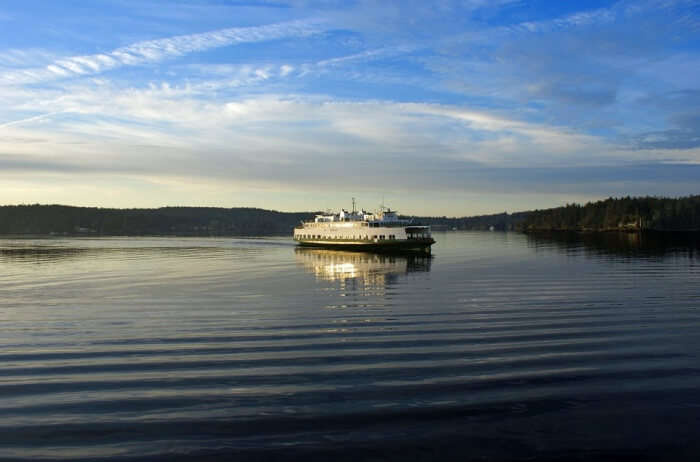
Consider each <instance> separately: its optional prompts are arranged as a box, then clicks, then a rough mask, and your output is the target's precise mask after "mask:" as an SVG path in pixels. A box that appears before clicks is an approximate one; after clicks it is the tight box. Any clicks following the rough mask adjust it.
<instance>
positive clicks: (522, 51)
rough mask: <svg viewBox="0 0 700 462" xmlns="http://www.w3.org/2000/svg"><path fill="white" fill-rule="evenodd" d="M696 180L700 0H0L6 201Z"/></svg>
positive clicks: (400, 205)
mask: <svg viewBox="0 0 700 462" xmlns="http://www.w3.org/2000/svg"><path fill="white" fill-rule="evenodd" d="M699 193H700V0H698V1H695V0H658V1H646V0H634V1H627V0H622V1H603V0H600V1H549V0H547V1H540V0H538V1H519V0H435V1H427V0H415V1H414V0H402V1H395V2H392V1H368V0H355V1H354V0H342V1H340V0H339V1H336V0H316V1H314V0H279V1H277V0H261V1H242V0H241V1H237V0H187V1H185V0H169V1H157V0H99V1H96V0H87V1H82V0H75V1H71V2H47V1H45V0H42V1H37V0H22V1H14V0H5V1H2V2H0V204H27V203H41V204H67V205H80V206H98V207H160V206H166V205H189V206H216V207H262V208H266V209H275V210H283V211H307V210H325V209H335V210H338V209H339V208H341V207H345V208H350V207H351V198H352V197H355V198H356V199H357V203H358V205H359V206H360V207H363V208H365V209H368V210H370V209H375V208H377V206H378V205H379V204H381V203H382V201H383V202H384V204H386V205H389V206H391V207H392V208H396V209H398V210H399V212H400V213H405V214H412V215H433V216H442V215H447V216H465V215H477V214H486V213H500V212H504V211H508V212H515V211H521V210H530V209H535V208H547V207H555V206H560V205H564V204H566V203H570V202H579V203H585V202H588V201H592V200H597V199H601V198H606V197H608V196H615V197H619V196H627V195H631V196H640V195H655V196H673V197H675V196H684V195H690V194H699Z"/></svg>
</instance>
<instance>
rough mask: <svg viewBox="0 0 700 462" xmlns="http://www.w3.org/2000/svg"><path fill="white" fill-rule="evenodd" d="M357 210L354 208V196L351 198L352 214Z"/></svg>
mask: <svg viewBox="0 0 700 462" xmlns="http://www.w3.org/2000/svg"><path fill="white" fill-rule="evenodd" d="M355 212H357V210H355V198H354V197H353V198H352V214H353V215H354V214H355Z"/></svg>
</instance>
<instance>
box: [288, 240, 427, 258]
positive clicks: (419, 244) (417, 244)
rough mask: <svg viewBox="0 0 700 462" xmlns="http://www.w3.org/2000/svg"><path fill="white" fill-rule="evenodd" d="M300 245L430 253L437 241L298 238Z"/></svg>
mask: <svg viewBox="0 0 700 462" xmlns="http://www.w3.org/2000/svg"><path fill="white" fill-rule="evenodd" d="M297 242H298V244H299V245H300V246H303V247H317V248H326V249H337V250H355V251H358V252H420V253H426V254H430V246H431V245H433V244H434V243H435V240H434V239H432V238H426V239H411V240H390V241H388V240H384V241H378V242H375V241H366V240H359V241H352V240H346V241H335V240H334V241H327V240H320V239H319V240H312V239H309V240H298V241H297Z"/></svg>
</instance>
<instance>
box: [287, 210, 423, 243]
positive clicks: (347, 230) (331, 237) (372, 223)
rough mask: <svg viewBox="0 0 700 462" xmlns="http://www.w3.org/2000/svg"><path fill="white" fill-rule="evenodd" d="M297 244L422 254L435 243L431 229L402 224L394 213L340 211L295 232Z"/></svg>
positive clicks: (304, 225) (319, 216) (323, 216)
mask: <svg viewBox="0 0 700 462" xmlns="http://www.w3.org/2000/svg"><path fill="white" fill-rule="evenodd" d="M294 240H295V241H297V242H298V243H299V245H302V246H314V247H326V248H334V249H343V250H366V251H419V252H424V253H428V254H429V253H430V246H431V245H433V244H434V243H435V240H434V239H433V238H432V235H431V233H430V226H425V225H416V224H413V222H412V221H411V220H402V219H400V218H399V217H398V215H397V213H396V211H395V210H391V209H387V208H384V207H383V206H382V207H381V209H380V211H379V212H376V213H370V212H366V211H364V210H362V211H359V212H358V211H356V210H355V201H354V200H353V210H352V212H348V211H347V210H344V209H343V210H341V211H340V213H325V214H320V215H316V217H315V219H314V221H308V222H303V223H302V224H301V226H298V227H296V228H294Z"/></svg>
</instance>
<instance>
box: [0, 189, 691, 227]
mask: <svg viewBox="0 0 700 462" xmlns="http://www.w3.org/2000/svg"><path fill="white" fill-rule="evenodd" d="M315 213H318V212H295V213H290V212H277V211H274V210H264V209H259V208H217V207H162V208H157V209H111V208H97V207H73V206H66V205H39V204H34V205H6V206H0V235H58V236H66V235H70V236H73V235H96V236H144V235H172V236H266V235H268V236H270V235H288V234H291V232H292V229H293V228H294V226H296V225H297V224H299V223H300V222H301V221H303V220H309V219H311V218H313V216H314V214H315ZM405 218H413V219H414V220H416V221H418V222H421V223H426V224H430V225H431V226H433V227H434V229H436V230H439V229H444V230H489V229H493V230H500V231H524V232H540V231H584V232H586V231H588V232H603V231H645V230H654V231H700V195H698V196H689V197H681V198H659V197H623V198H609V199H606V200H602V201H598V202H590V203H587V204H585V205H579V204H569V205H566V206H564V207H556V208H551V209H546V210H532V211H525V212H517V213H505V212H504V213H499V214H493V215H480V216H474V217H462V218H449V217H418V216H415V217H405Z"/></svg>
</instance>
